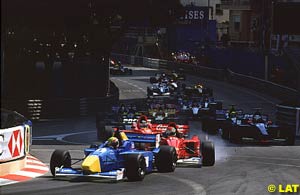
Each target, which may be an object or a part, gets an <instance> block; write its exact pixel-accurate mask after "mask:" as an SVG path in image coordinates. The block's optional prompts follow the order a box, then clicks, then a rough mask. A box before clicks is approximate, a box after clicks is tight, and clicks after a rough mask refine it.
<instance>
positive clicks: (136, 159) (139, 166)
mask: <svg viewBox="0 0 300 195" xmlns="http://www.w3.org/2000/svg"><path fill="white" fill-rule="evenodd" d="M125 171H126V177H127V178H128V181H142V180H143V179H144V177H145V175H146V160H145V157H144V156H143V155H142V154H129V155H127V156H125Z"/></svg>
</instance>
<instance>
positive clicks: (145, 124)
mask: <svg viewBox="0 0 300 195" xmlns="http://www.w3.org/2000/svg"><path fill="white" fill-rule="evenodd" d="M140 127H141V128H147V127H148V124H147V121H146V120H145V119H143V120H141V123H140Z"/></svg>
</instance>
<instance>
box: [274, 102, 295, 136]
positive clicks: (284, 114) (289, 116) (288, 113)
mask: <svg viewBox="0 0 300 195" xmlns="http://www.w3.org/2000/svg"><path fill="white" fill-rule="evenodd" d="M276 109H277V111H276V121H277V123H278V124H279V125H288V126H291V127H292V128H294V129H295V132H296V136H300V107H290V106H284V105H276Z"/></svg>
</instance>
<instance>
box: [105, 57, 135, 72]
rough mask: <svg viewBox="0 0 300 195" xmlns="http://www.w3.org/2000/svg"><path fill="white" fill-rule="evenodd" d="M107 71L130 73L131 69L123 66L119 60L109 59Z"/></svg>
mask: <svg viewBox="0 0 300 195" xmlns="http://www.w3.org/2000/svg"><path fill="white" fill-rule="evenodd" d="M109 71H110V74H112V75H132V69H129V68H126V67H124V66H123V65H122V64H121V62H120V61H119V62H116V61H114V60H110V66H109Z"/></svg>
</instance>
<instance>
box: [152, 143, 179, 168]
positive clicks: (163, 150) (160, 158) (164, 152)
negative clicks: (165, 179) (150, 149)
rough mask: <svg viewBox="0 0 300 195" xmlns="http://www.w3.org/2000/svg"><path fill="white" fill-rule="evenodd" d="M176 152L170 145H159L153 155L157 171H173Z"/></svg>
mask: <svg viewBox="0 0 300 195" xmlns="http://www.w3.org/2000/svg"><path fill="white" fill-rule="evenodd" d="M176 162H177V154H176V150H175V148H174V147H172V146H160V150H159V153H158V154H157V156H156V157H155V164H156V168H157V170H158V171H159V172H173V171H174V170H175V168H176Z"/></svg>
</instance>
